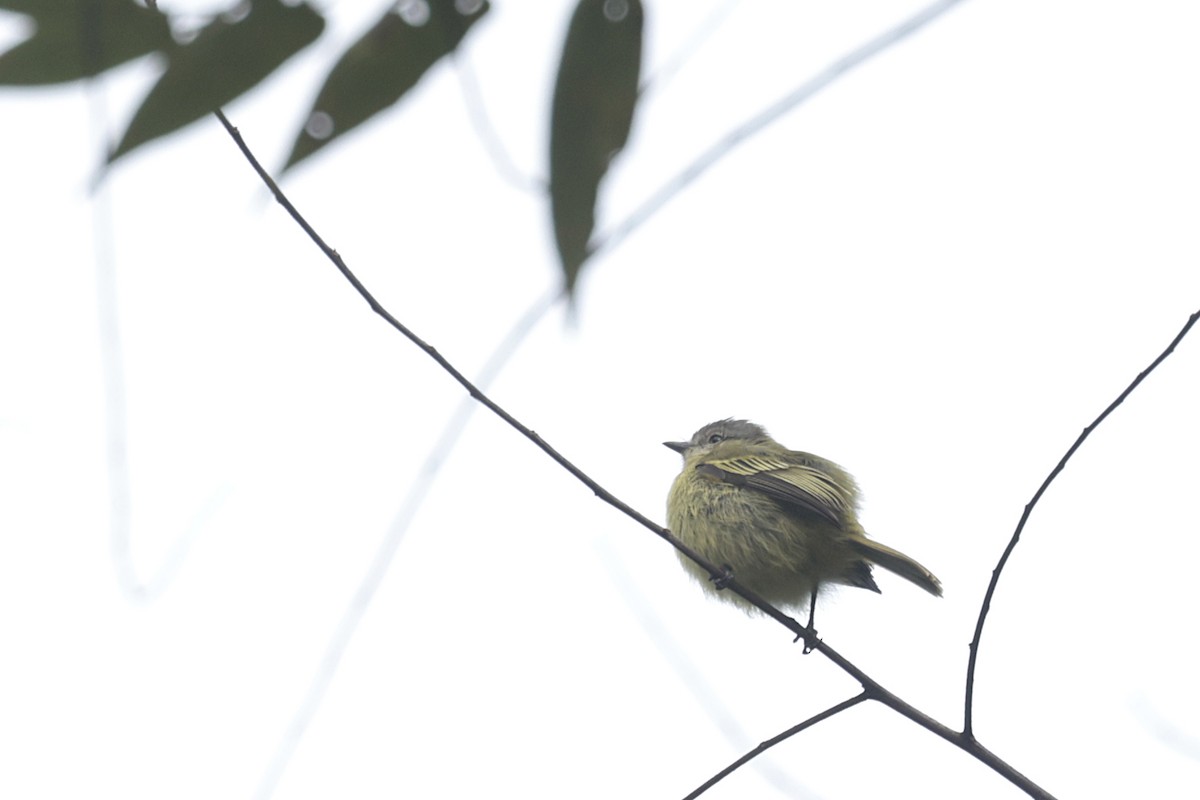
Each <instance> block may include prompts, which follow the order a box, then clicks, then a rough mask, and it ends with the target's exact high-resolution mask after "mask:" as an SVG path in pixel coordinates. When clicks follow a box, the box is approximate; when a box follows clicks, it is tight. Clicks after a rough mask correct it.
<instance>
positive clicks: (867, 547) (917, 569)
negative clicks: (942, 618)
mask: <svg viewBox="0 0 1200 800" xmlns="http://www.w3.org/2000/svg"><path fill="white" fill-rule="evenodd" d="M850 546H851V547H853V548H854V549H855V550H857V551H858V554H859V555H861V556H862V557H863V558H865V559H866V560H868V561H870V562H871V563H873V564H878V565H879V566H881V567H883V568H884V569H886V570H887V571H889V572H894V573H896V574H897V575H899V576H900V577H901V578H905V579H906V580H909V581H912V582H913V583H915V584H916V585H917V586H920V587H921V588H922V589H924V590H925V591H927V592H929V593H930V594H932V595H936V596H938V597H941V596H942V582H941V581H939V580H938V579H937V578H936V577H935V576H934V574H933V573H932V572H930V571H929V570H927V569H925V568H924V567H922V566H921V565H920V564H918V563H917V562H916V561H914V560H913V559H911V558H909V557H908V556H906V555H904V553H901V552H900V551H899V550H893V549H892V548H890V547H888V546H887V545H883V544H880V543H879V542H873V541H871V540H870V539H860V538H858V537H855V538H853V539H851V540H850Z"/></svg>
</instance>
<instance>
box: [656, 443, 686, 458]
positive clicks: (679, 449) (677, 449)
mask: <svg viewBox="0 0 1200 800" xmlns="http://www.w3.org/2000/svg"><path fill="white" fill-rule="evenodd" d="M691 444H692V443H691V442H663V446H664V447H669V448H671V449H672V450H674V451H675V452H676V453H679V455H683V451H684V450H687V449H688V448H689V447H690V446H691Z"/></svg>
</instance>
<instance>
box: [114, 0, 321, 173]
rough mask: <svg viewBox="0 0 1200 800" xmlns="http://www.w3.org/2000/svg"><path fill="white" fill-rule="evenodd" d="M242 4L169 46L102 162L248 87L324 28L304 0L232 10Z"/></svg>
mask: <svg viewBox="0 0 1200 800" xmlns="http://www.w3.org/2000/svg"><path fill="white" fill-rule="evenodd" d="M247 6H249V13H243V14H241V15H238V16H235V15H233V14H225V15H222V16H221V17H219V18H217V19H216V20H214V21H213V22H211V23H210V24H208V25H206V26H205V27H204V29H203V30H201V31H200V33H199V35H198V36H196V38H195V40H193V41H192V42H191V43H189V44H187V45H183V46H180V47H176V48H174V49H173V50H172V51H171V52H170V63H169V64H168V65H167V70H166V72H164V73H163V75H162V77H161V78H159V79H158V83H156V84H155V85H154V88H153V89H151V90H150V94H148V95H147V96H146V99H145V100H144V101H142V105H141V107H139V108H138V110H137V113H135V114H134V116H133V121H132V122H130V123H129V128H128V129H126V131H125V135H124V136H122V137H121V142H120V143H119V144H118V145H117V147H116V149H114V150H113V151H112V153H111V154H110V155H109V157H108V163H110V164H111V163H112V162H114V161H116V160H117V159H118V158H120V157H121V156H123V155H125V154H126V153H128V152H129V151H131V150H133V149H134V148H135V147H139V146H141V145H143V144H145V143H146V142H148V141H150V140H152V139H156V138H158V137H159V136H164V135H166V134H168V133H171V132H172V131H176V130H178V129H179V128H182V127H183V126H184V125H187V124H188V123H190V122H194V121H195V120H197V119H200V118H201V117H203V116H204V115H206V114H210V113H212V112H213V111H214V110H216V109H217V108H220V107H221V106H223V105H224V104H225V103H228V102H229V101H230V100H233V99H234V98H235V97H238V96H239V95H241V94H243V93H244V92H246V91H248V90H249V89H250V88H251V87H253V86H254V85H255V84H257V83H258V82H259V81H261V80H263V78H266V77H267V76H268V75H270V74H271V73H272V72H274V71H275V70H276V69H278V68H279V66H280V65H281V64H283V62H285V61H287V60H288V59H289V58H291V57H292V56H294V55H295V54H296V53H298V52H300V51H301V50H303V49H304V48H305V47H307V46H308V45H309V44H311V43H312V42H313V41H314V40H315V39H316V38H317V37H318V36H320V35H321V31H322V30H324V28H325V20H324V19H323V18H322V17H321V15H320V14H318V13H317V12H316V11H315V10H313V9H312V7H310V6H309V5H307V4H300V5H297V6H286V5H284V4H283V3H282V2H281V1H280V0H254V2H253V3H242V4H240V5H239V6H238V10H244V9H245V8H246V7H247Z"/></svg>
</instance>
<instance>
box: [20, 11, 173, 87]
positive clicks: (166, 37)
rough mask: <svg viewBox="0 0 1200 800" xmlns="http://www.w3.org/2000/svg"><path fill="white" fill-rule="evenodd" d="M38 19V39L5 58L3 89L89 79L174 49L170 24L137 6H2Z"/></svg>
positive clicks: (36, 28)
mask: <svg viewBox="0 0 1200 800" xmlns="http://www.w3.org/2000/svg"><path fill="white" fill-rule="evenodd" d="M0 8H2V9H6V10H8V11H16V12H19V13H21V14H27V15H29V16H31V17H33V22H34V25H35V30H34V33H33V36H31V37H30V38H28V39H26V40H25V41H23V42H21V43H20V44H18V45H16V46H15V47H13V48H11V49H9V50H6V51H5V52H4V53H3V54H0V85H9V86H44V85H46V84H51V83H66V82H68V81H77V80H80V79H82V78H90V77H92V76H94V75H98V74H100V73H101V72H104V71H105V70H107V69H112V68H113V67H115V66H117V65H118V64H123V63H125V62H126V61H129V60H130V59H134V58H138V57H139V56H144V55H146V54H147V53H153V52H154V51H156V50H163V49H166V48H168V47H171V46H172V45H173V41H172V39H171V31H170V28H169V27H168V26H167V18H166V17H164V16H163V15H162V14H159V13H156V12H154V11H150V10H149V9H146V8H143V7H142V6H139V5H137V4H135V3H134V2H133V0H69V1H68V0H0Z"/></svg>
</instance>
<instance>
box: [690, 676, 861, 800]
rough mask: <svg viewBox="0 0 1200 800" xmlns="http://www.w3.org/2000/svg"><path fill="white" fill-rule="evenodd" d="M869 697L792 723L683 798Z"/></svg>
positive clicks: (695, 794)
mask: <svg viewBox="0 0 1200 800" xmlns="http://www.w3.org/2000/svg"><path fill="white" fill-rule="evenodd" d="M869 699H870V695H868V694H867V693H866V692H863V693H862V694H858V695H855V696H854V697H851V698H850V699H848V700H843V701H842V702H840V703H838V704H837V705H835V706H831V707H830V708H827V709H825V710H824V711H822V712H821V713H820V714H816V715H814V716H811V717H809V718H808V719H806V720H804V722H801V723H800V724H799V725H793V726H792V727H790V728H788V729H787V730H786V731H784V732H783V733H781V734H779V735H778V736H774V737H772V738H770V739H767V740H766V741H765V742H763V743H761V744H760V745H758V747H755V748H754V749H753V750H751V751H750V752H749V753H746V754H745V755H744V756H742V757H741V758H739V759H738V760H737V761H734V762H733V763H732V764H730V765H729V766H727V767H726V768H725V769H723V770H721V771H720V772H718V773H717V774H716V775H713V776H712V777H711V778H709V779H708V780H706V781H705V782H704V783H702V784H700V785H699V786H697V787H696V789H695V790H694V791H693V792H692V793H691V794H689V795H687V796H686V797H684V798H683V800H695V798H697V797H699V796H700V795H702V794H704V793H705V792H707V791H708V790H709V789H711V788H712V787H713V786H716V785H717V783H718V782H720V781H721V780H723V779H724V778H725V777H726V776H728V775H729V774H731V773H732V772H733V771H734V770H736V769H738V768H739V767H741V766H742V765H743V764H746V763H748V762H749V761H751V760H752V759H754V758H757V757H758V756H759V755H761V754H763V753H765V752H767V751H768V750H770V749H771V748H772V747H774V746H775V745H777V744H779V743H780V742H783V741H786V740H787V739H790V738H792V737H793V736H795V735H796V734H797V733H800V732H801V731H803V730H805V729H807V728H811V727H812V726H813V725H816V724H817V723H818V722H821V721H822V720H826V719H829V718H830V717H832V716H834V715H835V714H840V713H841V712H843V711H845V710H846V709H848V708H853V707H854V706H856V705H858V704H859V703H861V702H862V701H864V700H869Z"/></svg>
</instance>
